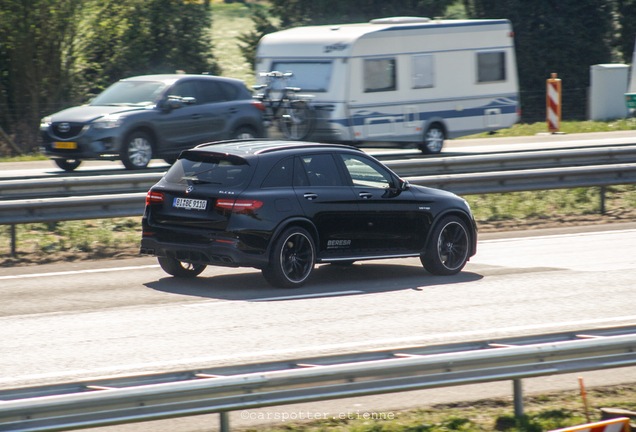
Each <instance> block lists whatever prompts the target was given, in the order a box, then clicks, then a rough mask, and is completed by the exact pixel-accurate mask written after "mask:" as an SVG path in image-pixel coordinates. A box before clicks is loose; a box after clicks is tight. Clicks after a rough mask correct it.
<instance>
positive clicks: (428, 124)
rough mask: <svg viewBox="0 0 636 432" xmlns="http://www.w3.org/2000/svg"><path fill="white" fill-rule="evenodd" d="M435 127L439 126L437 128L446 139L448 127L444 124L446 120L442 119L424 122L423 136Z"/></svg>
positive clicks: (432, 118) (431, 119)
mask: <svg viewBox="0 0 636 432" xmlns="http://www.w3.org/2000/svg"><path fill="white" fill-rule="evenodd" d="M435 125H439V127H440V128H441V129H442V131H444V137H445V138H448V125H447V124H446V119H444V118H443V117H431V118H429V119H427V120H426V122H425V123H424V128H423V130H424V134H426V132H428V130H429V129H430V128H431V127H432V126H435Z"/></svg>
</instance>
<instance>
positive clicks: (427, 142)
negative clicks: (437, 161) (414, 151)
mask: <svg viewBox="0 0 636 432" xmlns="http://www.w3.org/2000/svg"><path fill="white" fill-rule="evenodd" d="M445 139H446V132H445V131H444V128H443V127H442V125H440V124H439V123H433V124H432V125H430V126H429V128H428V129H427V130H426V133H425V134H424V141H423V142H422V143H421V144H420V146H419V148H420V150H421V152H422V153H424V154H438V153H439V152H441V151H442V147H444V140H445Z"/></svg>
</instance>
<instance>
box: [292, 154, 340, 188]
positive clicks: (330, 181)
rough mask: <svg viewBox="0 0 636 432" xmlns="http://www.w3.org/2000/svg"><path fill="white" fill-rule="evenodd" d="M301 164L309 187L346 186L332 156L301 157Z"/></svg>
mask: <svg viewBox="0 0 636 432" xmlns="http://www.w3.org/2000/svg"><path fill="white" fill-rule="evenodd" d="M300 162H301V166H302V168H303V169H304V171H305V174H306V175H307V180H308V182H309V186H344V183H343V181H342V179H341V177H340V173H339V172H338V169H337V168H336V164H335V161H334V159H333V157H332V156H331V155H330V154H319V155H308V156H301V157H300Z"/></svg>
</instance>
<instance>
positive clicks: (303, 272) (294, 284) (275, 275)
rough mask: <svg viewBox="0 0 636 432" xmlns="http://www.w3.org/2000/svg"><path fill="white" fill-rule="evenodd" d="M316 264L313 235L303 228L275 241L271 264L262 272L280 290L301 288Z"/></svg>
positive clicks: (284, 233)
mask: <svg viewBox="0 0 636 432" xmlns="http://www.w3.org/2000/svg"><path fill="white" fill-rule="evenodd" d="M315 262H316V248H315V246H314V241H313V239H312V237H311V235H310V234H309V233H308V232H307V231H306V230H305V229H303V228H300V227H292V228H289V229H287V230H285V231H284V232H283V233H282V234H281V235H279V236H278V237H277V238H276V240H275V241H274V245H273V247H272V250H271V257H270V262H269V265H268V266H267V267H265V268H264V269H263V270H262V272H263V276H264V277H265V280H267V282H269V283H270V284H271V285H273V286H275V287H279V288H298V287H301V286H302V285H303V284H304V283H305V282H306V281H307V279H308V278H309V276H310V275H311V272H312V271H313V269H314V265H315Z"/></svg>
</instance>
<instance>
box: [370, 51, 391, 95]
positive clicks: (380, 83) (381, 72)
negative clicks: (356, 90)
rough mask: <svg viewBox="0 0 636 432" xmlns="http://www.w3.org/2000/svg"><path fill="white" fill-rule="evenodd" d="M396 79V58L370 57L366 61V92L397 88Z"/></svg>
mask: <svg viewBox="0 0 636 432" xmlns="http://www.w3.org/2000/svg"><path fill="white" fill-rule="evenodd" d="M395 79H396V74H395V59H368V60H365V61H364V92H365V93H371V92H381V91H392V90H396V89H397V85H396V82H395Z"/></svg>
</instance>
